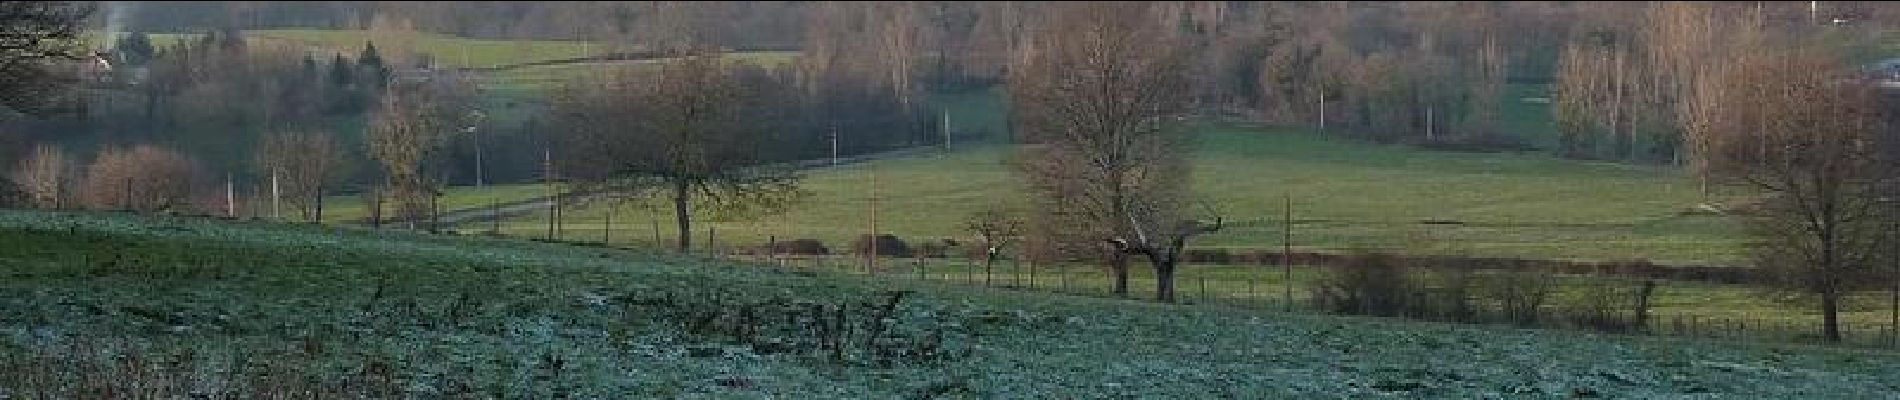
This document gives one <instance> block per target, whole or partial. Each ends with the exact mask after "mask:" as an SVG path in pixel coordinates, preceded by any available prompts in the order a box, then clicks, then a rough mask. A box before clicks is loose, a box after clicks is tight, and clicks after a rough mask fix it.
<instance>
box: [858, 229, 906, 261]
mask: <svg viewBox="0 0 1900 400" xmlns="http://www.w3.org/2000/svg"><path fill="white" fill-rule="evenodd" d="M872 240H873V239H872V237H871V235H860V236H858V241H857V242H856V243H852V245H851V249H852V251H855V252H857V254H865V255H869V254H871V250H872V247H871V246H872V243H873V241H872ZM875 243H876V245H877V247H876V249H877V256H878V257H897V258H907V257H910V256H911V251H910V245H909V244H906V243H904V240H903V239H898V238H897V236H896V235H891V234H882V235H877V237H876V242H875Z"/></svg>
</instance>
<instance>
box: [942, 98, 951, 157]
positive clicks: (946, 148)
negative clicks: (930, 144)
mask: <svg viewBox="0 0 1900 400" xmlns="http://www.w3.org/2000/svg"><path fill="white" fill-rule="evenodd" d="M941 131H942V132H941V133H942V134H943V152H944V153H949V152H950V110H949V109H945V110H943V128H942V129H941Z"/></svg>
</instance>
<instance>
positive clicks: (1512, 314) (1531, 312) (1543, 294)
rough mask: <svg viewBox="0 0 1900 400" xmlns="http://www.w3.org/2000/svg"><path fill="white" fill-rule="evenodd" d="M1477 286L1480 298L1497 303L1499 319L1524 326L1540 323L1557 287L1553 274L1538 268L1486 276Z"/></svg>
mask: <svg viewBox="0 0 1900 400" xmlns="http://www.w3.org/2000/svg"><path fill="white" fill-rule="evenodd" d="M1478 284H1479V286H1478V293H1479V296H1480V297H1482V298H1483V299H1485V300H1487V301H1489V302H1491V303H1493V304H1495V305H1496V307H1497V310H1498V313H1499V316H1500V317H1502V318H1503V319H1504V320H1505V321H1509V322H1511V323H1515V324H1518V325H1524V326H1530V325H1536V324H1537V322H1538V320H1539V317H1538V314H1539V310H1542V309H1543V307H1544V303H1545V302H1547V301H1548V300H1549V299H1550V293H1551V292H1552V290H1553V289H1554V287H1555V284H1554V282H1553V277H1552V276H1551V274H1550V272H1549V271H1548V270H1546V269H1543V268H1535V267H1532V268H1525V269H1522V270H1517V271H1500V272H1496V273H1492V274H1487V275H1486V276H1485V277H1484V279H1481V280H1479V281H1478Z"/></svg>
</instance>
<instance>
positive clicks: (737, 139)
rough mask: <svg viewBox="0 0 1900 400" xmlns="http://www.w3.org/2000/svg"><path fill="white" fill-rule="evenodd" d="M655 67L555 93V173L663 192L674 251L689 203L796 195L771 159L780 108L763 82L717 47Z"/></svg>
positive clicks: (688, 218)
mask: <svg viewBox="0 0 1900 400" xmlns="http://www.w3.org/2000/svg"><path fill="white" fill-rule="evenodd" d="M686 53H687V55H686V56H684V57H682V58H681V59H680V60H676V61H672V62H668V63H666V64H664V65H661V66H660V67H659V69H658V71H653V70H650V69H647V70H641V69H633V68H629V69H625V70H622V71H620V72H619V73H618V74H616V75H614V76H611V77H608V79H604V80H599V81H588V82H580V83H578V85H575V86H571V87H569V88H567V89H566V90H565V91H564V92H563V93H562V95H561V96H560V97H559V98H557V100H556V102H555V105H554V109H555V112H556V113H558V114H560V115H561V119H560V123H561V124H562V127H561V129H558V130H557V132H558V133H557V134H556V136H555V137H554V143H555V148H556V151H557V152H559V153H560V154H562V158H564V159H566V160H568V161H565V162H562V163H560V168H561V169H562V176H564V177H572V178H575V179H580V180H586V181H590V182H593V183H594V184H597V185H602V186H604V187H608V188H614V190H618V191H622V192H624V193H628V194H635V195H640V194H645V195H654V196H664V197H667V198H668V199H670V200H671V201H672V206H673V216H674V221H675V222H676V223H677V226H678V234H679V235H678V238H679V241H678V244H679V250H680V251H681V252H686V251H689V250H691V249H692V237H693V235H692V234H693V231H692V228H693V226H692V223H693V222H692V221H693V218H694V213H695V209H696V206H697V208H702V209H709V211H713V212H716V213H719V214H725V215H741V214H746V213H749V212H755V211H772V210H777V209H780V208H783V207H785V206H786V205H787V204H788V203H790V202H791V201H794V200H796V199H797V198H798V197H800V196H802V194H803V192H802V191H800V190H798V176H797V175H796V174H795V173H794V172H793V171H792V170H791V168H790V167H789V166H787V165H782V164H776V163H774V161H780V160H775V159H773V158H772V153H771V152H770V151H771V150H772V149H773V147H774V146H775V145H776V143H778V142H777V137H775V136H774V135H772V134H771V132H770V131H769V130H768V129H767V128H769V127H772V126H773V122H772V121H775V120H776V118H777V116H778V114H777V112H778V111H779V110H780V109H779V108H778V107H780V105H778V104H772V101H771V100H768V99H770V98H771V97H770V96H762V95H759V94H762V93H766V92H765V91H764V90H762V89H765V88H762V87H759V86H757V85H768V84H780V83H781V82H777V81H770V80H747V79H741V76H739V75H737V73H738V72H739V71H740V70H739V68H742V67H735V66H733V65H730V63H728V62H727V61H726V60H724V59H722V58H721V57H720V56H719V55H718V54H717V53H713V52H707V51H689V52H686Z"/></svg>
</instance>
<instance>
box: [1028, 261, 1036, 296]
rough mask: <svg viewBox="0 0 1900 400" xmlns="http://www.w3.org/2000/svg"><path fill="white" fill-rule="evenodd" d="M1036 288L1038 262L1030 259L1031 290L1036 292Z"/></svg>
mask: <svg viewBox="0 0 1900 400" xmlns="http://www.w3.org/2000/svg"><path fill="white" fill-rule="evenodd" d="M1035 288H1036V260H1035V259H1030V260H1029V289H1031V290H1034V289H1035Z"/></svg>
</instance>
